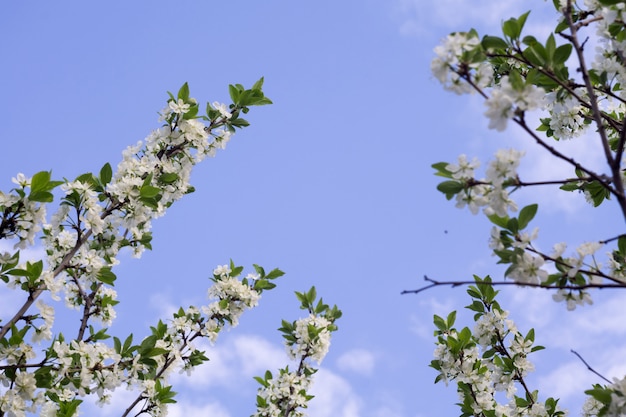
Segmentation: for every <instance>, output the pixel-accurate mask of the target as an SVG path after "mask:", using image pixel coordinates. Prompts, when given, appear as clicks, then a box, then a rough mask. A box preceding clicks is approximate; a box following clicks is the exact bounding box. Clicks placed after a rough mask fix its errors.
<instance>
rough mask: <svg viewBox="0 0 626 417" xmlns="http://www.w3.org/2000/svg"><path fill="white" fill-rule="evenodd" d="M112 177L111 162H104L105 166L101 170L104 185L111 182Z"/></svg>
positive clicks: (101, 179) (101, 180) (101, 181)
mask: <svg viewBox="0 0 626 417" xmlns="http://www.w3.org/2000/svg"><path fill="white" fill-rule="evenodd" d="M112 178H113V170H112V169H111V164H109V163H108V162H107V163H106V164H104V166H103V167H102V169H101V170H100V183H101V184H102V185H107V184H108V183H110V182H111V179H112Z"/></svg>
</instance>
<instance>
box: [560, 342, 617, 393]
mask: <svg viewBox="0 0 626 417" xmlns="http://www.w3.org/2000/svg"><path fill="white" fill-rule="evenodd" d="M570 352H572V353H573V354H574V355H576V356H577V357H578V359H580V360H581V361H582V363H584V364H585V366H586V367H587V369H588V370H590V371H591V372H592V373H594V374H596V375H598V376H599V377H600V378H602V379H603V380H605V381H606V382H608V383H609V384H612V382H611V381H609V380H608V379H607V378H606V377H605V376H604V375H602V374H601V373H600V372H598V371H596V370H595V369H593V368H592V367H591V366H589V364H588V363H587V361H586V360H584V359H583V357H582V356H580V355H579V354H578V352H576V351H575V350H573V349H572V350H570Z"/></svg>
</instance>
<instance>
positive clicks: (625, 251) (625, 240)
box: [617, 236, 626, 256]
mask: <svg viewBox="0 0 626 417" xmlns="http://www.w3.org/2000/svg"><path fill="white" fill-rule="evenodd" d="M617 250H618V251H619V253H620V254H621V255H622V256H626V236H620V237H619V239H617Z"/></svg>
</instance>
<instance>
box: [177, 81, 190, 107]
mask: <svg viewBox="0 0 626 417" xmlns="http://www.w3.org/2000/svg"><path fill="white" fill-rule="evenodd" d="M178 99H180V100H183V101H184V102H187V101H188V100H189V85H188V84H187V83H185V84H183V86H182V87H180V90H178Z"/></svg>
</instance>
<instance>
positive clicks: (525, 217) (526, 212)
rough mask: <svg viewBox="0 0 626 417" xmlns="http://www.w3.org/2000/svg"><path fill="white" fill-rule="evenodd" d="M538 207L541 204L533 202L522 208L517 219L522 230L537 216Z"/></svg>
mask: <svg viewBox="0 0 626 417" xmlns="http://www.w3.org/2000/svg"><path fill="white" fill-rule="evenodd" d="M538 207H539V206H538V205H537V204H531V205H529V206H526V207H524V208H523V209H521V210H520V213H519V217H518V219H517V222H518V226H519V228H520V230H523V229H525V228H526V226H528V223H530V221H531V220H532V219H533V218H534V217H535V214H537V208H538Z"/></svg>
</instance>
